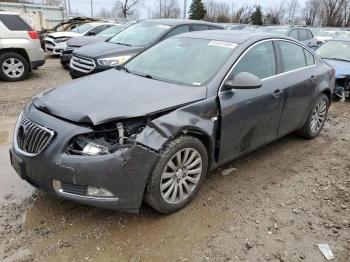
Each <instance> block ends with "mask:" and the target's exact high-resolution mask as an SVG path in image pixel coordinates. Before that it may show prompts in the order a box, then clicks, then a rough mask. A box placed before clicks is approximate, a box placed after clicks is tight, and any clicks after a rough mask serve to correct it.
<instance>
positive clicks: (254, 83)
mask: <svg viewBox="0 0 350 262" xmlns="http://www.w3.org/2000/svg"><path fill="white" fill-rule="evenodd" d="M262 85H263V83H262V82H261V80H260V78H259V77H257V76H256V75H253V74H251V73H248V72H241V73H239V74H237V75H236V76H235V77H234V78H233V80H227V81H226V82H225V83H224V86H223V91H229V90H232V89H257V88H259V87H261V86H262Z"/></svg>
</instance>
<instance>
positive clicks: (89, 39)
mask: <svg viewBox="0 0 350 262" xmlns="http://www.w3.org/2000/svg"><path fill="white" fill-rule="evenodd" d="M103 41H104V39H103V38H101V37H98V36H80V37H73V38H71V39H69V40H68V42H67V45H68V46H75V47H81V46H85V45H89V44H93V43H98V42H103Z"/></svg>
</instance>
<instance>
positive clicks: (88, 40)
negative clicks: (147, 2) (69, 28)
mask: <svg viewBox="0 0 350 262" xmlns="http://www.w3.org/2000/svg"><path fill="white" fill-rule="evenodd" d="M128 26H130V24H129V23H126V24H120V25H115V26H112V27H110V28H108V29H106V30H104V31H102V32H101V33H98V34H97V35H96V36H80V37H73V38H71V39H69V40H68V42H67V47H66V48H65V49H63V50H62V52H61V55H60V62H61V65H62V66H63V67H64V68H65V69H69V63H70V59H71V57H72V53H73V51H74V50H75V49H77V48H80V47H82V46H86V45H89V44H94V43H99V42H103V41H106V40H108V39H110V38H112V37H113V36H115V35H116V34H118V33H120V32H121V31H122V30H124V29H125V28H127V27H128Z"/></svg>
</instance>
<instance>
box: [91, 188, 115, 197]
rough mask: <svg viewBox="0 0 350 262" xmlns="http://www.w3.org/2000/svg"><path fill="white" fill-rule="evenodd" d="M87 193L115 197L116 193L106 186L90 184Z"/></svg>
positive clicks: (94, 195)
mask: <svg viewBox="0 0 350 262" xmlns="http://www.w3.org/2000/svg"><path fill="white" fill-rule="evenodd" d="M86 194H87V195H88V196H92V197H113V196H114V195H113V194H112V193H111V192H110V191H109V190H107V189H105V188H100V187H92V186H88V187H87V190H86Z"/></svg>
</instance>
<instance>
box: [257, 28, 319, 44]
mask: <svg viewBox="0 0 350 262" xmlns="http://www.w3.org/2000/svg"><path fill="white" fill-rule="evenodd" d="M257 30H258V31H261V32H265V33H270V34H281V35H285V36H289V37H292V38H294V39H296V40H299V41H300V42H302V43H303V44H304V45H307V46H308V47H310V48H312V49H316V48H317V47H319V46H320V45H321V44H322V42H321V41H318V40H317V38H316V37H315V36H314V35H313V33H312V31H311V30H310V29H309V28H306V27H297V26H266V27H260V28H258V29H257Z"/></svg>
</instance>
